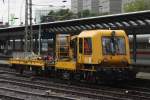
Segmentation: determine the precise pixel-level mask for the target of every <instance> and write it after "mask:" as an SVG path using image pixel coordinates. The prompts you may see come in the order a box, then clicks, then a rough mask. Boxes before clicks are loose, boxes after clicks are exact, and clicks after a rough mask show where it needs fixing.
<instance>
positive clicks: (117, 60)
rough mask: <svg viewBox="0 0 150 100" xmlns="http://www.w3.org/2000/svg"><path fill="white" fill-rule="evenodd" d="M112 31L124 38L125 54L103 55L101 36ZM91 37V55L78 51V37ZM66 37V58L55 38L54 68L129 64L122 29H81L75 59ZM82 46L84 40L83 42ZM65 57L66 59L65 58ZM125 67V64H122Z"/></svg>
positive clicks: (36, 62) (31, 63) (39, 62)
mask: <svg viewBox="0 0 150 100" xmlns="http://www.w3.org/2000/svg"><path fill="white" fill-rule="evenodd" d="M112 31H115V36H121V37H124V38H125V46H126V54H125V55H103V52H102V51H103V50H102V49H103V48H102V37H103V36H111V33H112ZM87 37H88V38H91V40H92V55H84V48H83V54H81V53H79V38H82V39H83V41H84V38H87ZM67 38H68V43H67V44H68V49H69V50H68V51H69V52H68V53H69V57H68V58H63V60H62V59H61V58H60V54H61V52H60V43H59V40H57V39H56V59H55V60H56V61H55V65H54V66H55V69H63V70H85V71H86V70H87V71H95V70H96V69H94V65H102V64H103V63H105V64H106V63H107V64H108V65H109V66H108V67H110V66H111V64H112V65H116V64H117V65H119V64H121V63H122V62H127V63H128V64H130V50H129V41H128V37H127V35H126V33H125V32H124V31H123V30H90V31H83V32H81V33H80V34H79V35H78V36H77V58H76V59H77V60H75V59H74V58H73V53H74V52H73V48H71V47H70V42H71V37H67ZM75 38H76V37H75ZM83 47H84V42H83ZM65 59H66V60H65ZM9 63H10V64H17V65H29V66H38V67H39V66H40V67H44V66H45V65H46V62H45V61H44V60H32V59H10V60H9ZM84 64H90V65H93V68H92V69H85V68H84V67H83V66H84ZM124 67H127V66H124Z"/></svg>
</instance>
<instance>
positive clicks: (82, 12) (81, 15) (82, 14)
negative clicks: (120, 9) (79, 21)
mask: <svg viewBox="0 0 150 100" xmlns="http://www.w3.org/2000/svg"><path fill="white" fill-rule="evenodd" d="M97 15H98V14H94V13H91V12H90V11H89V10H83V11H81V12H79V13H78V18H82V17H92V16H97Z"/></svg>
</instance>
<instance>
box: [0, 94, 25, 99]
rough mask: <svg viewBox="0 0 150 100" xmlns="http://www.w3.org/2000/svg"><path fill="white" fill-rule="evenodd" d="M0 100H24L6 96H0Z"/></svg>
mask: <svg viewBox="0 0 150 100" xmlns="http://www.w3.org/2000/svg"><path fill="white" fill-rule="evenodd" d="M0 100H24V99H21V98H16V97H14V96H8V95H2V94H0Z"/></svg>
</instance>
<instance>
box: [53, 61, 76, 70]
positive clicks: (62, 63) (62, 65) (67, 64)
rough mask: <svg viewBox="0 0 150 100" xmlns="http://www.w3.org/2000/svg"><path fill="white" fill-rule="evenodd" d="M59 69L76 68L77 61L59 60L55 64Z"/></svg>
mask: <svg viewBox="0 0 150 100" xmlns="http://www.w3.org/2000/svg"><path fill="white" fill-rule="evenodd" d="M55 67H56V68H57V69H66V70H76V62H75V61H57V62H56V64H55Z"/></svg>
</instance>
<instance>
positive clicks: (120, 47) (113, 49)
mask: <svg viewBox="0 0 150 100" xmlns="http://www.w3.org/2000/svg"><path fill="white" fill-rule="evenodd" d="M102 48H103V54H104V55H125V53H126V46H125V39H124V37H119V36H115V37H113V38H112V37H111V36H104V37H102Z"/></svg>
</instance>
